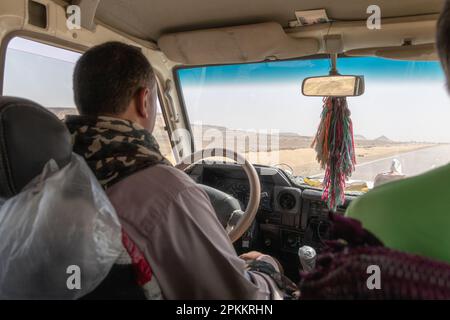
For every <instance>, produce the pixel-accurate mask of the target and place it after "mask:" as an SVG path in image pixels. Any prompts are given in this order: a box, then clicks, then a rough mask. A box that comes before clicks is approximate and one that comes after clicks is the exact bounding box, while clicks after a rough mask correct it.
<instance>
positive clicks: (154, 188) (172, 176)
mask: <svg viewBox="0 0 450 320" xmlns="http://www.w3.org/2000/svg"><path fill="white" fill-rule="evenodd" d="M107 193H108V196H109V198H110V200H111V202H112V203H113V205H114V207H115V208H116V210H117V213H118V215H119V218H120V220H121V222H122V225H123V228H124V230H125V231H126V233H127V234H128V236H129V237H130V238H131V239H132V241H133V242H134V243H135V244H136V245H137V247H139V249H140V250H141V251H142V253H143V254H144V256H145V258H146V260H147V261H148V263H149V264H150V266H151V269H152V273H153V275H154V277H155V278H156V279H157V283H158V286H159V287H160V290H161V292H162V296H163V298H166V299H279V298H280V297H281V293H280V291H279V290H278V288H277V286H276V285H275V283H274V282H273V281H272V279H270V278H269V277H268V276H267V275H265V274H262V273H258V272H251V271H246V264H245V262H244V261H243V260H241V259H240V258H239V257H238V256H237V254H236V252H235V250H234V248H233V246H232V244H231V242H230V240H229V238H228V236H227V234H226V232H225V230H224V229H223V227H222V226H221V224H220V223H219V221H218V219H217V217H216V215H215V212H214V209H213V208H212V206H211V204H210V202H209V199H208V196H207V195H206V193H205V192H204V191H203V190H202V189H201V188H200V187H199V186H198V185H196V184H195V182H194V181H193V180H192V179H191V178H190V177H189V176H187V175H186V174H185V173H183V172H181V171H180V170H178V169H176V168H172V167H169V166H164V165H156V166H154V167H151V168H148V169H145V170H142V171H140V172H138V173H136V174H134V175H132V176H130V177H128V178H126V179H124V180H123V181H121V182H119V183H117V184H115V185H114V186H113V187H111V188H110V189H108V191H107ZM262 259H264V260H265V261H268V262H270V263H271V264H273V266H274V267H275V268H276V269H277V270H278V266H277V264H276V262H275V261H274V260H273V259H272V258H270V257H269V256H264V257H262Z"/></svg>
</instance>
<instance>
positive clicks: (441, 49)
mask: <svg viewBox="0 0 450 320" xmlns="http://www.w3.org/2000/svg"><path fill="white" fill-rule="evenodd" d="M436 45H437V50H438V54H439V57H440V59H441V63H442V67H443V68H444V71H445V74H446V76H447V87H448V88H449V90H450V69H449V67H450V0H447V1H446V2H445V5H444V9H443V10H442V13H441V16H440V18H439V21H438V25H437V39H436Z"/></svg>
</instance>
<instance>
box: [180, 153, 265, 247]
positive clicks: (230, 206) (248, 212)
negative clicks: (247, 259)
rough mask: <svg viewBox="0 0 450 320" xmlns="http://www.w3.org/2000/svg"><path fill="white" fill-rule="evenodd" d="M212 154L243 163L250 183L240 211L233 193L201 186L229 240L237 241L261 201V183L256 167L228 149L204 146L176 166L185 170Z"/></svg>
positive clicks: (245, 229) (253, 217) (253, 216)
mask: <svg viewBox="0 0 450 320" xmlns="http://www.w3.org/2000/svg"><path fill="white" fill-rule="evenodd" d="M212 157H224V158H228V159H232V160H234V161H236V162H237V163H238V164H240V165H242V168H243V169H244V171H245V173H246V175H247V178H248V181H249V185H250V199H249V201H248V204H247V208H246V209H245V212H243V211H242V210H241V206H240V202H239V200H237V199H236V198H234V197H233V196H231V195H229V194H227V193H224V192H222V191H220V190H217V189H214V188H211V187H208V186H205V185H202V188H203V190H204V191H205V192H206V193H207V194H208V196H209V198H210V201H211V204H212V206H213V207H214V209H215V211H216V214H217V217H218V218H219V221H220V222H221V223H222V225H223V226H224V227H225V229H226V231H227V233H228V236H229V237H230V239H231V241H232V242H235V241H236V240H238V239H239V238H240V237H242V235H243V234H244V233H245V232H246V231H247V230H248V228H249V227H250V226H251V225H252V222H253V220H254V219H255V217H256V213H257V212H258V208H259V203H260V200H261V185H260V182H259V176H258V173H257V172H256V170H255V167H254V166H253V165H252V164H251V163H250V162H248V161H247V160H246V159H245V158H244V157H243V156H242V155H240V154H239V153H237V152H234V151H230V150H227V149H222V148H218V149H204V150H200V151H197V152H194V153H193V154H191V155H190V156H188V157H186V158H184V159H183V161H182V163H181V165H179V166H177V167H178V168H180V169H181V170H184V171H188V170H189V169H190V168H191V167H193V166H194V165H195V164H197V163H199V162H201V161H204V160H205V159H208V158H212Z"/></svg>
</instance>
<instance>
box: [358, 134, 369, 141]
mask: <svg viewBox="0 0 450 320" xmlns="http://www.w3.org/2000/svg"><path fill="white" fill-rule="evenodd" d="M355 140H367V138H366V137H364V136H363V135H361V134H355Z"/></svg>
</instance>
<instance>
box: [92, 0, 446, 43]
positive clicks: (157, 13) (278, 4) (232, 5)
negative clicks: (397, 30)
mask: <svg viewBox="0 0 450 320" xmlns="http://www.w3.org/2000/svg"><path fill="white" fill-rule="evenodd" d="M443 3H444V0H426V1H423V0H395V1H392V0H378V1H377V0H358V1H354V0H339V1H336V0H301V1H300V0H283V1H280V0H246V1H245V4H244V5H243V2H242V0H224V1H211V0H189V1H179V0H152V1H148V0H102V1H101V2H100V5H99V7H98V10H97V19H99V20H100V21H102V22H103V23H105V24H107V25H110V26H112V27H114V28H116V29H118V30H120V31H122V32H125V33H128V34H130V35H132V36H135V37H138V38H141V39H147V40H153V41H157V40H158V38H159V37H160V36H161V35H163V34H166V33H172V32H181V31H191V30H200V29H207V28H217V27H227V26H236V25H244V24H251V23H260V22H268V21H274V22H278V23H279V24H280V25H281V26H283V27H287V24H288V22H289V21H291V20H295V11H298V10H312V9H321V8H325V9H326V10H327V13H328V16H329V17H330V18H331V19H333V20H337V21H358V20H365V19H366V18H367V17H368V16H369V14H367V8H368V6H370V5H379V6H380V8H381V14H382V18H391V17H404V16H414V15H425V14H433V13H439V12H440V10H441V8H442V5H443Z"/></svg>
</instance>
